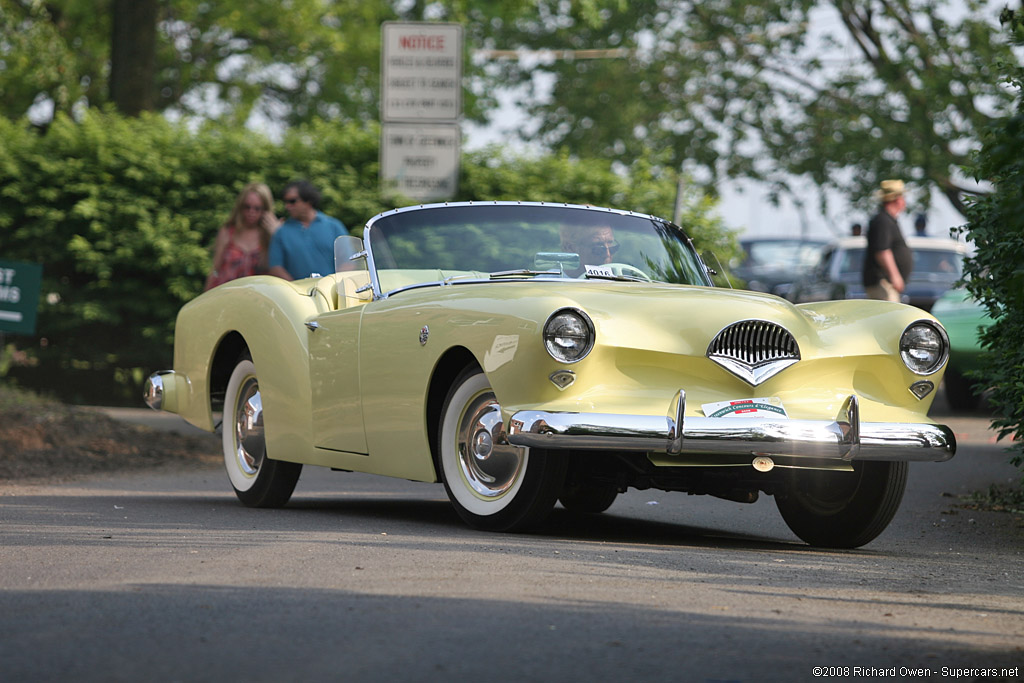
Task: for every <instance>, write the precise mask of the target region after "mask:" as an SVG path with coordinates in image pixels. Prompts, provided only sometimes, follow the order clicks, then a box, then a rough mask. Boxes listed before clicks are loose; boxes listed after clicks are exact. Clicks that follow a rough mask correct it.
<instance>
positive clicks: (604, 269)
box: [586, 266, 615, 277]
mask: <svg viewBox="0 0 1024 683" xmlns="http://www.w3.org/2000/svg"><path fill="white" fill-rule="evenodd" d="M586 273H587V275H594V276H596V277H615V273H614V272H613V271H612V269H611V268H609V267H608V266H587V270H586Z"/></svg>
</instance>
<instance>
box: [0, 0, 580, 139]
mask: <svg viewBox="0 0 1024 683" xmlns="http://www.w3.org/2000/svg"><path fill="white" fill-rule="evenodd" d="M151 1H152V0H151ZM582 4H583V5H592V4H594V0H586V1H585V2H583V3H582ZM532 5H533V3H532V2H530V1H529V0H503V2H500V3H492V2H465V1H464V0H442V1H434V2H426V1H424V0H365V1H359V2H353V1H351V0H289V1H288V2H284V3H282V2H279V1H278V0H248V1H247V2H240V1H238V0H219V1H218V2H209V1H207V0H175V2H163V1H161V2H159V7H158V15H157V26H156V39H157V45H156V74H155V78H156V103H155V110H156V111H170V112H174V113H176V114H178V115H181V116H185V117H188V116H191V115H197V116H199V117H202V118H215V119H221V120H224V121H225V122H228V123H233V124H235V125H242V124H244V123H246V122H247V121H250V120H257V121H268V120H269V121H272V122H277V123H281V124H285V125H294V124H298V123H310V122H312V121H314V120H316V119H333V120H340V121H347V122H358V123H364V124H365V123H367V122H369V121H373V120H376V119H377V118H378V102H379V99H380V86H379V82H380V48H381V45H380V27H381V24H382V23H383V22H385V21H453V22H458V23H461V24H463V25H464V26H465V27H466V31H467V40H466V43H467V45H479V44H481V43H482V42H483V41H485V40H486V39H487V35H489V33H490V32H491V31H492V30H493V27H494V26H502V25H505V24H506V23H507V22H508V21H511V20H512V19H513V18H514V17H517V16H521V15H528V14H530V13H531V12H532ZM115 11H116V3H112V2H104V3H99V4H98V3H96V2H95V1H94V0H48V2H45V3H44V2H40V1H39V0H0V114H3V115H6V116H8V117H10V118H18V117H20V116H24V115H25V114H26V113H27V112H28V111H29V110H30V109H31V108H32V107H33V105H37V106H40V105H41V106H42V109H43V110H46V109H48V108H52V109H53V111H54V112H64V113H69V114H70V113H72V112H73V110H75V108H76V107H77V108H81V107H102V106H103V105H104V104H107V103H109V102H110V96H109V90H110V88H109V85H110V72H111V68H112V65H111V56H112V55H111V53H112V50H111V45H110V43H111V35H112V30H113V27H112V25H113V20H112V13H113V12H115ZM464 64H465V65H466V70H467V73H470V74H472V73H474V72H475V71H477V69H476V67H475V66H474V64H473V62H472V61H471V60H468V59H467V60H464ZM464 106H465V109H466V113H467V115H468V116H469V117H471V118H479V116H480V111H481V110H482V109H486V108H488V107H493V106H494V99H493V97H492V95H491V94H490V92H489V88H486V87H482V88H474V89H471V90H468V91H467V92H466V95H465V98H464ZM35 114H36V115H35V116H34V118H37V119H39V120H41V121H43V122H48V121H49V117H48V116H46V114H45V113H39V111H37V112H35ZM251 117H255V118H254V119H253V118H251Z"/></svg>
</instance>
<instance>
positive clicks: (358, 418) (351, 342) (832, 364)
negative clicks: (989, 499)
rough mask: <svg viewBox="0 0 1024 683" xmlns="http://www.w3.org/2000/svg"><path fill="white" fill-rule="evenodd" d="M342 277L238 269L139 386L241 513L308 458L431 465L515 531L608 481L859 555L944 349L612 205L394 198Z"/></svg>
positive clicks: (859, 303) (464, 501)
mask: <svg viewBox="0 0 1024 683" xmlns="http://www.w3.org/2000/svg"><path fill="white" fill-rule="evenodd" d="M335 252H336V253H335V262H336V264H337V267H336V272H334V273H324V274H322V276H314V277H312V278H310V279H306V280H299V281H296V282H286V281H284V280H280V279H276V278H273V277H269V276H258V277H251V278H244V279H241V280H236V281H234V282H230V283H228V284H225V285H222V286H220V287H217V288H215V289H213V290H211V291H209V292H207V293H205V294H203V295H202V296H200V297H198V298H196V299H195V300H193V301H192V302H190V303H189V304H187V305H186V306H185V307H183V308H182V309H181V312H180V313H179V315H178V319H177V327H176V332H175V336H176V339H175V348H174V370H170V371H164V372H158V373H156V374H154V375H153V376H152V377H150V378H149V380H148V382H147V386H146V401H147V403H148V404H149V405H150V406H151V407H153V408H156V409H162V410H167V411H170V412H174V413H177V414H179V415H181V416H182V417H184V418H185V419H186V420H187V421H189V422H191V423H192V424H194V425H197V426H199V427H201V428H203V429H206V430H210V431H215V430H216V429H217V425H218V423H217V420H218V413H222V416H223V417H222V422H223V449H224V462H225V465H226V467H227V472H228V477H229V479H230V481H231V486H232V487H233V488H234V490H235V493H236V494H237V496H238V498H239V499H240V500H241V501H242V502H243V503H244V504H246V505H249V506H256V507H272V506H281V505H284V504H286V503H287V502H288V499H289V498H290V496H291V494H292V491H293V489H294V487H295V483H296V481H297V479H298V477H299V472H300V469H301V467H302V465H304V464H306V465H320V466H323V467H330V468H334V469H338V470H348V471H358V472H369V473H373V474H381V475H386V476H390V477H401V478H403V479H410V480H415V481H425V482H437V481H440V482H443V483H444V486H445V489H446V491H447V493H448V497H449V499H450V500H451V503H452V505H453V506H454V508H455V510H456V511H457V512H458V514H459V515H460V516H461V517H462V519H463V520H465V522H466V523H468V524H469V525H471V526H473V527H476V528H480V529H489V530H496V531H518V530H523V529H527V528H529V527H531V526H535V525H537V524H539V523H540V522H542V521H543V520H544V518H545V517H546V516H547V515H548V514H549V513H550V511H551V510H552V508H553V507H554V506H555V504H556V503H557V502H560V503H561V505H562V506H564V507H565V508H566V509H568V510H570V511H575V512H579V513H596V512H602V511H604V510H606V509H607V508H608V507H609V506H610V505H611V504H612V503H613V501H614V500H615V497H616V496H617V495H618V494H619V493H621V492H624V491H626V489H627V488H628V487H631V486H632V487H634V488H637V489H647V488H657V489H662V490H666V491H681V492H686V493H690V494H708V495H712V496H718V497H721V498H725V499H728V500H734V501H738V502H745V503H749V502H753V501H754V500H756V499H757V497H758V495H759V493H765V494H767V495H771V496H774V498H775V500H776V503H777V505H778V508H779V511H780V512H781V514H782V516H783V518H784V519H785V521H786V523H787V524H788V526H789V527H790V528H791V529H792V530H793V532H794V533H795V534H796V535H797V536H799V537H800V538H801V539H803V540H804V541H806V542H807V543H810V544H813V545H819V546H827V547H856V546H860V545H863V544H865V543H867V542H869V541H871V540H872V539H873V538H875V537H876V536H877V535H878V534H879V533H881V532H882V531H883V530H884V529H885V527H886V526H887V525H888V524H889V522H890V521H891V520H892V518H893V515H894V514H895V513H896V510H897V508H898V506H899V504H900V500H901V498H902V496H903V490H904V487H905V485H906V478H907V462H908V461H914V460H916V461H942V460H947V459H949V458H951V457H952V456H953V454H954V452H955V450H956V443H955V440H954V437H953V434H952V432H951V431H950V430H949V429H948V428H947V427H945V426H943V425H938V424H935V423H933V422H932V421H931V420H929V419H928V417H927V413H928V408H929V406H930V405H931V402H932V399H933V397H934V392H935V387H936V386H937V385H938V384H939V381H940V380H941V378H942V372H943V369H944V366H945V364H946V359H947V356H948V350H949V343H948V341H947V337H946V333H945V331H944V330H943V329H942V326H941V325H940V324H939V323H938V322H937V321H936V320H935V319H934V318H933V317H931V316H930V315H929V314H927V313H925V312H923V311H921V310H920V309H917V308H912V307H910V306H905V305H902V304H892V303H887V302H880V301H864V300H853V301H827V302H819V303H812V304H803V305H798V306H795V305H793V304H791V303H789V302H787V301H785V300H783V299H780V298H778V297H775V296H771V295H767V294H760V293H755V292H745V291H732V290H728V289H723V288H717V287H714V286H712V283H711V280H710V277H709V273H710V271H709V269H708V268H707V267H706V266H705V264H704V263H703V262H702V261H701V259H700V257H699V256H698V255H697V253H696V252H695V250H694V248H693V245H692V243H691V241H690V239H689V238H688V237H687V235H686V234H685V233H684V232H683V231H682V230H681V229H680V228H679V227H677V226H675V225H673V224H671V223H670V222H668V221H665V220H662V219H659V218H656V217H653V216H647V215H640V214H636V213H632V212H628V211H617V210H611V209H602V208H595V207H590V206H573V205H558V204H537V203H519V202H489V203H463V204H444V205H429V206H418V207H409V208H402V209H396V210H393V211H388V212H386V213H382V214H380V215H378V216H376V217H374V218H373V219H372V220H370V221H369V222H368V223H367V225H366V226H365V229H364V231H363V238H362V240H359V239H357V238H354V237H342V238H339V240H338V242H337V243H336V244H335Z"/></svg>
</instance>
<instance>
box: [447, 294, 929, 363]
mask: <svg viewBox="0 0 1024 683" xmlns="http://www.w3.org/2000/svg"><path fill="white" fill-rule="evenodd" d="M458 289H460V288H458V287H453V288H452V290H458ZM467 289H472V290H474V294H475V295H477V296H479V297H481V298H479V299H478V298H477V296H472V297H471V299H474V300H476V301H477V302H480V301H482V299H483V298H486V299H494V298H495V297H496V298H497V299H498V300H499V301H494V302H492V303H493V304H494V305H495V306H496V308H499V309H501V310H502V311H503V312H506V313H508V312H512V311H513V310H515V311H517V312H518V313H519V314H520V315H523V316H524V317H530V318H532V319H533V320H534V321H535V323H537V324H540V325H542V324H543V322H544V320H546V318H547V316H549V315H550V314H551V313H553V312H554V311H556V310H559V309H561V308H578V309H580V310H582V311H584V312H585V313H586V314H587V315H588V316H589V317H590V318H591V319H592V321H593V322H594V326H595V328H596V329H597V332H598V343H601V344H605V345H613V346H621V347H628V348H634V349H647V350H651V351H655V352H665V353H680V354H688V355H704V353H705V352H706V351H707V347H708V345H709V344H710V342H711V340H713V339H714V338H715V336H716V335H717V334H718V333H719V332H721V331H722V330H723V329H724V328H726V327H728V326H729V325H731V324H733V323H735V322H738V321H742V320H764V321H768V322H773V323H776V324H778V325H781V326H782V327H784V328H786V329H787V330H789V332H790V333H791V334H792V335H793V336H794V337H795V338H796V340H797V343H798V344H799V345H800V348H801V352H802V353H805V354H806V353H810V355H817V354H818V353H819V351H821V350H825V351H826V353H827V354H848V355H861V354H870V353H873V352H875V351H879V352H886V353H888V352H890V351H891V349H890V348H889V346H891V344H888V343H885V342H884V340H883V339H882V338H879V337H878V336H877V335H875V334H874V333H873V332H872V330H876V329H883V330H885V329H895V330H898V332H896V333H895V338H897V339H898V337H899V333H900V332H902V329H903V327H904V326H905V325H906V324H909V322H911V321H912V320H913V319H917V318H920V317H926V316H927V314H924V316H922V314H921V311H920V310H917V309H912V308H909V307H906V306H901V305H894V304H889V303H888V302H880V301H871V300H846V301H825V302H817V303H814V304H801V305H794V304H792V303H790V302H789V301H786V300H785V299H782V298H779V297H777V296H772V295H770V294H762V293H760V292H750V291H746V290H730V289H724V288H715V287H694V286H687V285H668V284H648V283H635V284H634V283H622V282H615V283H605V282H597V281H578V282H577V281H569V282H564V281H563V282H551V281H545V282H539V281H531V282H517V283H491V284H483V285H469V286H468V287H467ZM468 293H469V292H468V291H465V290H464V292H463V294H468ZM452 295H453V296H459V298H460V300H461V301H462V302H463V303H466V302H468V300H467V299H465V298H464V297H463V296H460V295H458V294H456V293H455V292H453V293H452ZM865 321H871V323H873V324H866V325H862V324H860V323H863V322H865ZM889 336H891V335H886V336H885V339H888V337H889ZM805 349H806V351H805Z"/></svg>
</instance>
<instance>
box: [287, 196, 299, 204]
mask: <svg viewBox="0 0 1024 683" xmlns="http://www.w3.org/2000/svg"><path fill="white" fill-rule="evenodd" d="M297 201H299V198H298V197H290V198H288V199H286V200H284V203H285V204H294V203H296V202H297Z"/></svg>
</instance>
